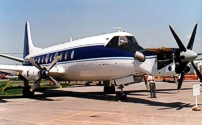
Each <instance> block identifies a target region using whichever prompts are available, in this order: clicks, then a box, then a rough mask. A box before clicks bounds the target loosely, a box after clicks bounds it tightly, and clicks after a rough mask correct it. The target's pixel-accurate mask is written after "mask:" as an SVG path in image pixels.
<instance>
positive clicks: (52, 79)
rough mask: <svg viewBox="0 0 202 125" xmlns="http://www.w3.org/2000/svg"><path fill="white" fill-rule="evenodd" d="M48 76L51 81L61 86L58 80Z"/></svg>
mask: <svg viewBox="0 0 202 125" xmlns="http://www.w3.org/2000/svg"><path fill="white" fill-rule="evenodd" d="M49 78H50V79H51V81H53V83H54V84H55V85H56V86H57V87H59V88H62V86H61V85H60V83H59V82H58V81H56V80H55V79H54V78H53V77H51V76H49Z"/></svg>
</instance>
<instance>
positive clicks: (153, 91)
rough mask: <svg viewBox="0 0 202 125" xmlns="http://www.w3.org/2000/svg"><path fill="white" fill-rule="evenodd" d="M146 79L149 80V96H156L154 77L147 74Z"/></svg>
mask: <svg viewBox="0 0 202 125" xmlns="http://www.w3.org/2000/svg"><path fill="white" fill-rule="evenodd" d="M147 81H148V82H149V86H150V94H151V98H156V84H155V77H154V76H152V75H149V76H148V78H147Z"/></svg>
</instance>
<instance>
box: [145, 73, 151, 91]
mask: <svg viewBox="0 0 202 125" xmlns="http://www.w3.org/2000/svg"><path fill="white" fill-rule="evenodd" d="M143 78H144V83H145V86H146V88H147V90H148V91H149V90H150V87H149V85H148V82H147V79H146V77H145V75H143Z"/></svg>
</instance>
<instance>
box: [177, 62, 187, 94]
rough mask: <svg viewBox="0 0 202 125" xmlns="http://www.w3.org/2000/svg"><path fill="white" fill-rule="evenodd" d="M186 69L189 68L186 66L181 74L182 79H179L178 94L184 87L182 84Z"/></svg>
mask: <svg viewBox="0 0 202 125" xmlns="http://www.w3.org/2000/svg"><path fill="white" fill-rule="evenodd" d="M186 67H187V66H186V65H185V67H184V70H183V71H182V73H181V76H180V79H179V82H178V85H177V89H178V92H179V91H180V89H181V87H182V82H183V80H184V75H185V71H186Z"/></svg>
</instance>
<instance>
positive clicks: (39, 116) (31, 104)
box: [0, 81, 202, 125]
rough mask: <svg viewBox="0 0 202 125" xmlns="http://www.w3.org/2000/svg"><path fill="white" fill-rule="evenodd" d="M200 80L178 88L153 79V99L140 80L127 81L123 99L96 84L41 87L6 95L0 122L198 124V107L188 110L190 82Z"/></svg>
mask: <svg viewBox="0 0 202 125" xmlns="http://www.w3.org/2000/svg"><path fill="white" fill-rule="evenodd" d="M198 83H199V82H198V81H184V83H183V85H182V89H181V91H180V92H179V93H178V92H177V90H176V88H177V86H176V84H175V83H171V82H156V86H157V98H150V93H149V92H148V91H147V90H146V87H145V85H144V82H141V83H137V84H132V85H128V86H126V87H125V88H124V91H125V92H126V93H127V94H128V95H127V96H128V99H127V101H122V102H121V101H117V100H116V96H115V94H108V95H104V94H103V86H95V85H92V86H84V85H75V86H71V87H67V88H62V89H52V90H45V91H41V92H37V93H36V97H35V98H34V99H27V98H22V96H12V97H10V96H7V97H5V96H4V97H0V125H202V112H201V111H192V107H194V105H195V97H194V96H193V85H194V84H198ZM118 91H120V90H117V92H118ZM198 106H199V107H202V95H200V96H198Z"/></svg>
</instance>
